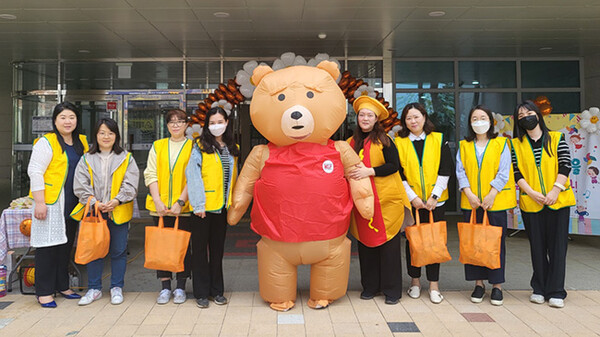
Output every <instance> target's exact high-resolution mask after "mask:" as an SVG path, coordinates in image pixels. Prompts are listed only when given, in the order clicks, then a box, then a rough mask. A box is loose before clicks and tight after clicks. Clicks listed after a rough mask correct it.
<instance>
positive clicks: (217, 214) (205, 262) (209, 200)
mask: <svg viewBox="0 0 600 337" xmlns="http://www.w3.org/2000/svg"><path fill="white" fill-rule="evenodd" d="M239 155H240V151H239V148H238V146H237V144H236V143H235V141H234V139H233V131H232V125H230V123H229V113H228V112H227V111H225V110H224V109H223V108H221V107H214V108H211V109H210V110H208V112H207V113H206V122H205V124H204V127H203V128H202V134H201V135H200V137H198V138H197V139H196V141H195V144H194V149H193V150H192V154H191V156H190V161H189V163H188V166H187V169H186V176H187V181H188V193H189V197H190V204H191V206H192V209H193V212H194V215H193V216H192V222H193V225H192V251H193V257H192V261H193V262H192V282H193V285H194V297H195V298H196V303H197V305H198V307H200V308H207V307H208V299H209V297H210V298H212V300H213V301H214V302H215V304H218V305H223V304H226V303H227V298H225V296H223V292H224V290H225V289H224V284H223V253H224V249H225V233H226V232H227V209H228V208H229V206H230V205H231V191H232V190H233V187H234V185H235V182H236V179H237V175H238V168H237V164H238V157H239Z"/></svg>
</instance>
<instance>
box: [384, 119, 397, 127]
mask: <svg viewBox="0 0 600 337" xmlns="http://www.w3.org/2000/svg"><path fill="white" fill-rule="evenodd" d="M393 122H394V120H393V119H389V118H387V119H385V120H383V121H382V122H381V125H382V126H383V127H388V126H389V125H392V123H393Z"/></svg>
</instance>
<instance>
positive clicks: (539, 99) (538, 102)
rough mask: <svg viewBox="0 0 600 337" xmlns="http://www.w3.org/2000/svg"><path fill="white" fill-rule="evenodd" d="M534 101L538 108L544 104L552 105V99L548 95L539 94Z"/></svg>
mask: <svg viewBox="0 0 600 337" xmlns="http://www.w3.org/2000/svg"><path fill="white" fill-rule="evenodd" d="M533 102H534V103H535V105H537V106H538V108H541V107H542V105H544V104H548V105H550V100H549V99H548V97H546V96H538V97H536V99H535V100H534V101H533Z"/></svg>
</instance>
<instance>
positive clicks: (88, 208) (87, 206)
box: [83, 195, 100, 223]
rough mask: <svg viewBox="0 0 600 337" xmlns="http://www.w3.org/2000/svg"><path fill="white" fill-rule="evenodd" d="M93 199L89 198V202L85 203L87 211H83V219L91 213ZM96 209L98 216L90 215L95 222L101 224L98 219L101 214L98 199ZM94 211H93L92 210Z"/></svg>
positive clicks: (95, 204)
mask: <svg viewBox="0 0 600 337" xmlns="http://www.w3.org/2000/svg"><path fill="white" fill-rule="evenodd" d="M92 198H93V196H91V195H90V196H89V197H88V201H87V202H86V203H85V209H84V210H83V217H84V218H86V217H87V214H88V212H89V211H90V202H92ZM94 208H95V210H96V216H95V217H94V216H93V215H94V214H90V216H91V217H92V218H94V222H96V223H98V222H100V219H98V214H100V212H98V199H96V203H94ZM92 211H93V210H92Z"/></svg>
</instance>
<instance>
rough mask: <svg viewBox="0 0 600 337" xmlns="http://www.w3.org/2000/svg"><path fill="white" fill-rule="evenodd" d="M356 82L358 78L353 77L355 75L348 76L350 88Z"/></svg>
mask: <svg viewBox="0 0 600 337" xmlns="http://www.w3.org/2000/svg"><path fill="white" fill-rule="evenodd" d="M355 83H356V78H353V77H350V78H348V88H352V87H354V84H355Z"/></svg>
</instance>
